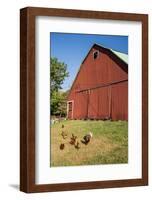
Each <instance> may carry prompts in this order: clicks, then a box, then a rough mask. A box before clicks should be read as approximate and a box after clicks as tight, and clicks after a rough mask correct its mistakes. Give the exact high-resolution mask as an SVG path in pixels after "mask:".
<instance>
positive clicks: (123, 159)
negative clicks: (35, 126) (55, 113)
mask: <svg viewBox="0 0 152 200" xmlns="http://www.w3.org/2000/svg"><path fill="white" fill-rule="evenodd" d="M63 125H64V128H62V126H63ZM62 130H64V133H66V134H67V137H66V138H65V139H64V138H63V137H62V135H61V133H62ZM88 132H92V133H93V138H92V139H91V141H90V143H88V144H87V145H85V144H83V143H82V142H81V140H82V139H83V136H84V135H85V134H87V133H88ZM72 134H74V135H75V136H77V141H78V142H79V144H80V148H79V149H76V148H75V146H74V145H71V144H70V140H71V139H70V138H71V135H72ZM61 143H62V144H64V149H62V150H61V149H60V144H61ZM50 147H51V148H50V150H51V158H50V161H51V162H50V166H51V167H55V166H78V165H94V164H115V163H127V162H128V123H127V122H126V121H101V120H98V121H95V120H94V121H91V120H86V121H83V120H65V121H62V122H58V123H56V124H53V125H52V126H51V144H50Z"/></svg>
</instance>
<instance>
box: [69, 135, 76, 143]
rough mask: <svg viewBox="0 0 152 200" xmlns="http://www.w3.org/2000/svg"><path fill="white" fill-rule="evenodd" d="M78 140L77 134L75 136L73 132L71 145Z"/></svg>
mask: <svg viewBox="0 0 152 200" xmlns="http://www.w3.org/2000/svg"><path fill="white" fill-rule="evenodd" d="M76 140H77V136H75V135H74V134H72V137H71V140H70V144H71V145H75V144H76Z"/></svg>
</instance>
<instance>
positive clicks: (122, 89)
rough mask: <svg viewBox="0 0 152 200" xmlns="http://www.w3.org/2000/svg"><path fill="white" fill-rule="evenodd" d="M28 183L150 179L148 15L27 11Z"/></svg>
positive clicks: (41, 186)
mask: <svg viewBox="0 0 152 200" xmlns="http://www.w3.org/2000/svg"><path fill="white" fill-rule="evenodd" d="M20 102H21V104H20V190H21V191H24V192H27V193H29V192H49V191H64V190H81V189H97V188H111V187H128V186H143V185H147V184H148V15H146V14H131V13H113V12H99V11H84V10H69V9H55V8H34V7H27V8H23V9H21V11H20Z"/></svg>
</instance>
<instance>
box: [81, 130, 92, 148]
mask: <svg viewBox="0 0 152 200" xmlns="http://www.w3.org/2000/svg"><path fill="white" fill-rule="evenodd" d="M92 137H93V134H92V133H91V132H89V133H88V134H87V135H85V136H84V137H83V140H81V142H82V143H83V144H85V145H87V144H88V143H89V142H90V140H91V138H92Z"/></svg>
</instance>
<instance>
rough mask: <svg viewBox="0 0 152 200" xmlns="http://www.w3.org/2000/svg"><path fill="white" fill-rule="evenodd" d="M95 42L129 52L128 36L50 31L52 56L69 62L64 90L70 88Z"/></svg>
mask: <svg viewBox="0 0 152 200" xmlns="http://www.w3.org/2000/svg"><path fill="white" fill-rule="evenodd" d="M94 43H97V44H100V45H103V46H105V47H107V48H111V49H114V50H116V51H120V52H122V53H126V54H128V36H112V35H94V34H93V35H90V34H73V33H50V56H51V57H56V58H58V60H59V61H61V62H64V63H66V64H67V67H68V71H69V77H68V78H66V79H65V81H64V83H63V85H62V88H63V90H67V89H70V87H71V84H72V83H73V80H74V79H75V76H76V74H77V71H78V69H79V67H80V65H81V63H82V61H83V59H84V58H85V56H86V55H87V53H88V51H89V50H90V48H91V47H92V45H93V44H94Z"/></svg>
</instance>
